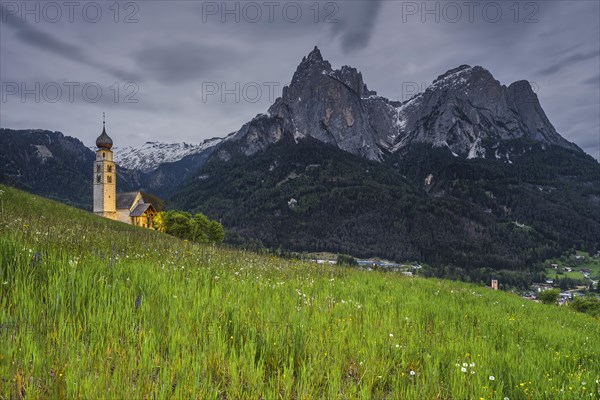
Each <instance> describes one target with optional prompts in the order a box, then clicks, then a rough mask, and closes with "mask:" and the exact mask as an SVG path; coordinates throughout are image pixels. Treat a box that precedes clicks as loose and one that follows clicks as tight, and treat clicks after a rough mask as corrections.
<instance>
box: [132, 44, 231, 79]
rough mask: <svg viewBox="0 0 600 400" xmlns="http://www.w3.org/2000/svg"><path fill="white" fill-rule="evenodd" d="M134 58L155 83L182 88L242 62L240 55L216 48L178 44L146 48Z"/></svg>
mask: <svg viewBox="0 0 600 400" xmlns="http://www.w3.org/2000/svg"><path fill="white" fill-rule="evenodd" d="M134 58H135V60H136V63H137V66H138V68H139V69H143V70H144V72H145V73H146V74H147V75H149V76H151V77H152V78H153V79H156V80H158V81H160V82H161V83H164V84H180V83H183V82H187V81H191V80H195V79H198V78H201V77H202V76H203V75H205V74H206V73H207V72H209V71H212V70H214V69H215V68H217V67H219V66H222V65H224V64H229V63H230V62H234V60H236V59H238V60H239V54H236V53H235V52H234V51H233V50H228V49H224V48H222V47H216V46H212V45H201V44H194V43H177V44H172V45H165V46H151V47H147V48H144V49H142V50H140V51H138V52H136V53H135V54H134ZM237 62H239V61H237Z"/></svg>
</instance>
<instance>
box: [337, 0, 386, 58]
mask: <svg viewBox="0 0 600 400" xmlns="http://www.w3.org/2000/svg"><path fill="white" fill-rule="evenodd" d="M337 4H340V5H341V7H340V10H341V13H340V16H339V18H338V21H337V23H334V24H332V28H331V31H332V33H333V35H334V37H335V36H340V39H341V45H342V50H343V51H344V52H345V53H349V52H352V51H354V50H360V49H363V48H364V47H366V46H367V45H368V44H369V40H370V38H371V34H372V32H373V29H374V28H375V22H376V20H377V16H378V15H379V11H380V10H381V0H373V1H369V2H366V1H344V2H338V3H337Z"/></svg>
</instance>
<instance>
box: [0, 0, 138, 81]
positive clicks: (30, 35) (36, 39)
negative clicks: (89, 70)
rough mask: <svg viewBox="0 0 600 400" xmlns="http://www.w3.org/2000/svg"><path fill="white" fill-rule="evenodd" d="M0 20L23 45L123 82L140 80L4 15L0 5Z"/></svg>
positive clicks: (132, 74) (77, 47)
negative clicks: (13, 31)
mask: <svg viewBox="0 0 600 400" xmlns="http://www.w3.org/2000/svg"><path fill="white" fill-rule="evenodd" d="M0 20H1V21H2V23H3V24H6V25H7V26H9V27H11V28H12V29H14V30H15V36H16V37H17V38H18V39H20V40H21V42H23V43H25V44H28V45H30V46H33V47H35V48H37V49H40V50H43V51H46V52H49V53H51V54H54V55H57V56H60V57H63V58H65V59H67V60H69V61H73V62H76V63H81V64H85V65H87V66H90V67H93V68H96V69H99V70H101V71H104V72H106V73H108V74H110V75H112V76H114V77H115V78H117V79H120V80H123V81H133V82H137V81H139V80H140V76H139V75H137V74H135V73H131V72H128V71H124V70H122V69H120V68H116V67H113V66H111V65H107V64H105V63H102V62H98V61H96V60H94V59H93V58H91V57H89V56H88V55H87V54H86V52H85V51H84V50H83V49H82V48H81V47H79V46H76V45H73V44H71V43H68V42H65V41H63V40H61V39H58V38H56V37H54V35H52V34H50V33H48V32H44V31H41V30H39V29H36V28H35V27H33V26H31V24H28V23H26V22H23V21H20V20H19V18H18V17H16V16H15V15H14V14H9V13H6V12H5V10H4V5H0Z"/></svg>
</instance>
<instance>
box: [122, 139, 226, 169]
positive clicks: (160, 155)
mask: <svg viewBox="0 0 600 400" xmlns="http://www.w3.org/2000/svg"><path fill="white" fill-rule="evenodd" d="M223 140H224V139H223V138H213V139H208V140H205V141H204V142H202V143H199V144H193V143H185V142H181V143H163V142H156V141H154V142H146V143H144V144H143V145H142V146H137V147H136V146H126V147H113V152H114V160H115V162H116V163H117V164H118V165H119V166H121V167H124V168H127V169H137V170H141V171H143V172H149V171H153V170H155V169H156V168H158V167H159V165H160V164H163V163H171V162H175V161H179V160H181V159H182V158H184V157H186V156H189V155H192V154H198V153H201V152H202V151H204V150H206V149H209V148H211V147H213V146H216V145H217V144H219V143H221V142H222V141H223Z"/></svg>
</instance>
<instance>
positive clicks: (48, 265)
mask: <svg viewBox="0 0 600 400" xmlns="http://www.w3.org/2000/svg"><path fill="white" fill-rule="evenodd" d="M0 191H1V194H0V202H1V214H0V399H21V398H23V399H50V398H53V399H67V398H68V399H94V398H124V399H313V398H314V399H321V398H329V399H353V398H360V399H367V398H375V399H383V398H389V399H419V400H421V399H486V400H487V399H499V400H504V399H510V400H516V399H599V398H600V384H599V382H600V321H599V320H597V319H593V318H592V317H590V316H587V315H584V314H579V313H576V312H574V311H572V310H570V309H568V308H564V307H562V308H559V307H557V306H545V305H541V304H536V303H533V302H528V301H524V300H521V299H520V298H518V297H516V296H514V295H510V294H507V293H503V292H495V291H492V290H489V289H486V288H482V287H478V286H474V285H468V284H462V283H457V282H449V281H442V280H434V279H421V278H410V277H404V276H401V275H399V274H394V273H383V272H366V271H360V270H357V269H351V268H342V267H335V266H328V265H317V264H313V263H306V262H300V261H294V260H283V259H278V258H274V257H269V256H261V255H256V254H253V253H248V252H242V251H236V250H231V249H227V248H224V247H218V246H217V247H212V246H208V245H196V244H191V243H188V242H185V241H181V240H178V239H175V238H172V237H169V236H167V235H164V234H160V233H158V232H152V231H147V230H143V229H141V228H136V227H132V226H128V225H124V224H121V223H118V222H113V221H108V220H105V219H102V218H98V217H95V216H93V215H92V214H90V213H86V212H84V211H80V210H77V209H74V208H70V207H67V206H64V205H61V204H59V203H56V202H52V201H49V200H46V199H43V198H40V197H36V196H32V195H29V194H25V193H23V192H20V191H17V190H14V189H11V188H7V187H3V186H0Z"/></svg>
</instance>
